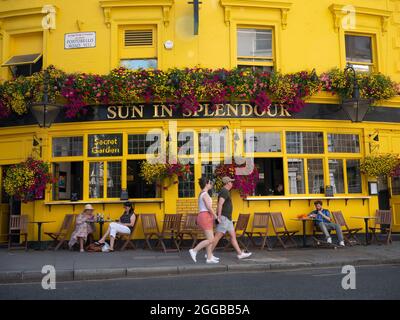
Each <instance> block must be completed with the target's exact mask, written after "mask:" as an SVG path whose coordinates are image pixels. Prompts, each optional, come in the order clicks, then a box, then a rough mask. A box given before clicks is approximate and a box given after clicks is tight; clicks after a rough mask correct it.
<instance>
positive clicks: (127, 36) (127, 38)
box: [120, 26, 158, 70]
mask: <svg viewBox="0 0 400 320" xmlns="http://www.w3.org/2000/svg"><path fill="white" fill-rule="evenodd" d="M120 31H121V32H120V65H121V66H122V67H125V68H127V69H131V70H137V69H156V68H157V67H158V63H157V62H158V61H157V41H156V29H155V28H153V27H151V26H149V27H141V28H138V27H128V26H127V27H123V28H121V30H120Z"/></svg>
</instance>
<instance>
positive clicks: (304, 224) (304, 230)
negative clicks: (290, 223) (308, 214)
mask: <svg viewBox="0 0 400 320" xmlns="http://www.w3.org/2000/svg"><path fill="white" fill-rule="evenodd" d="M291 220H294V221H301V222H302V223H303V248H307V247H308V246H307V230H306V222H307V221H314V219H312V218H297V219H291Z"/></svg>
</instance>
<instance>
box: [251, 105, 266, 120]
mask: <svg viewBox="0 0 400 320" xmlns="http://www.w3.org/2000/svg"><path fill="white" fill-rule="evenodd" d="M267 110H269V108H268V109H267ZM267 110H263V111H262V112H261V113H260V112H259V111H258V108H257V106H254V114H255V115H256V116H257V117H263V116H265V113H266V112H267Z"/></svg>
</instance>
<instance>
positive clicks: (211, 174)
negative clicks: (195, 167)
mask: <svg viewBox="0 0 400 320" xmlns="http://www.w3.org/2000/svg"><path fill="white" fill-rule="evenodd" d="M219 164H220V163H219V162H217V163H213V162H212V161H208V162H207V161H203V162H202V163H201V177H202V178H206V179H211V180H215V169H217V167H218V165H219ZM211 192H212V195H213V196H215V195H217V194H218V192H217V191H216V189H215V188H212V190H211Z"/></svg>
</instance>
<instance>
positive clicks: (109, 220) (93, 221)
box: [86, 219, 114, 239]
mask: <svg viewBox="0 0 400 320" xmlns="http://www.w3.org/2000/svg"><path fill="white" fill-rule="evenodd" d="M86 222H88V223H98V224H99V227H100V239H101V238H103V225H104V223H105V222H114V220H111V219H107V220H99V221H97V220H88V221H86Z"/></svg>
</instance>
